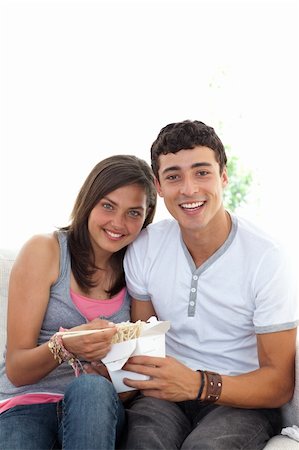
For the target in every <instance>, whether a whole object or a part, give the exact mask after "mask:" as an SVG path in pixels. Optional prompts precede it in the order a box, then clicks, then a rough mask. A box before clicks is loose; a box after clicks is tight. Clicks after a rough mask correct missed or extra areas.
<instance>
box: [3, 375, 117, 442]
mask: <svg viewBox="0 0 299 450" xmlns="http://www.w3.org/2000/svg"><path fill="white" fill-rule="evenodd" d="M124 422H125V413H124V407H123V405H122V403H121V401H120V400H119V398H118V395H117V393H116V391H115V389H114V387H113V385H112V383H110V381H108V380H106V378H103V377H100V376H98V375H81V376H80V377H79V378H76V379H74V381H72V382H71V383H70V385H69V386H68V387H67V389H66V391H65V395H64V399H63V400H62V401H60V402H59V403H47V404H37V405H25V406H16V407H14V408H11V409H9V410H8V411H5V412H4V413H2V414H1V415H0V450H50V449H55V448H63V449H65V450H87V449H88V450H92V449H97V450H114V448H115V443H116V441H117V439H118V437H119V436H120V433H121V431H122V428H123V426H124Z"/></svg>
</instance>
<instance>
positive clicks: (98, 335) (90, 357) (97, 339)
mask: <svg viewBox="0 0 299 450" xmlns="http://www.w3.org/2000/svg"><path fill="white" fill-rule="evenodd" d="M83 330H102V331H100V332H95V333H90V334H85V335H81V336H64V337H63V345H64V347H65V348H66V349H67V350H68V351H69V352H71V353H73V355H75V356H77V357H78V358H79V359H83V360H85V361H90V362H92V361H99V360H101V359H102V358H104V357H105V356H106V355H107V353H108V352H109V350H110V348H111V340H112V337H113V336H114V334H115V333H116V331H117V329H116V326H115V324H114V323H112V322H108V320H103V319H94V320H92V321H91V322H89V323H87V324H84V325H80V326H78V327H74V328H71V329H70V330H68V331H83Z"/></svg>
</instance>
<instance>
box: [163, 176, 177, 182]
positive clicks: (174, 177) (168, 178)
mask: <svg viewBox="0 0 299 450" xmlns="http://www.w3.org/2000/svg"><path fill="white" fill-rule="evenodd" d="M178 178H179V176H178V175H168V176H167V177H166V180H169V181H174V180H177V179H178Z"/></svg>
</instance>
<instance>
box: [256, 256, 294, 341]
mask: <svg viewBox="0 0 299 450" xmlns="http://www.w3.org/2000/svg"><path fill="white" fill-rule="evenodd" d="M253 289H254V297H255V311H254V317H253V322H254V326H255V331H256V333H258V334H260V333H271V332H275V331H282V330H288V329H291V328H295V327H296V326H297V325H298V295H297V289H296V278H295V274H294V267H292V265H291V264H290V263H289V261H288V258H287V254H286V252H285V251H284V250H283V249H281V248H279V247H272V248H271V249H268V250H267V252H266V253H265V254H264V256H263V258H261V260H260V262H259V264H258V266H257V269H256V276H255V279H254V280H253Z"/></svg>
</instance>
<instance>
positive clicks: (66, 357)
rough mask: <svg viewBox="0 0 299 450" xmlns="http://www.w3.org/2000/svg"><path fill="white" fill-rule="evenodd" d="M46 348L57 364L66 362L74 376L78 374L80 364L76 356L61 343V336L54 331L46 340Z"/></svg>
mask: <svg viewBox="0 0 299 450" xmlns="http://www.w3.org/2000/svg"><path fill="white" fill-rule="evenodd" d="M48 348H49V350H50V352H51V353H52V355H53V356H54V359H55V360H56V359H57V361H58V363H59V364H62V363H63V362H67V363H68V364H69V365H70V366H71V367H72V368H73V370H74V372H75V375H76V377H78V376H79V375H80V368H82V364H81V362H80V361H79V359H78V358H76V356H75V355H73V353H71V352H69V351H68V350H67V349H66V348H65V346H64V345H63V340H62V336H60V335H58V334H57V333H55V334H54V335H53V336H52V337H51V338H50V340H49V342H48Z"/></svg>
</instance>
